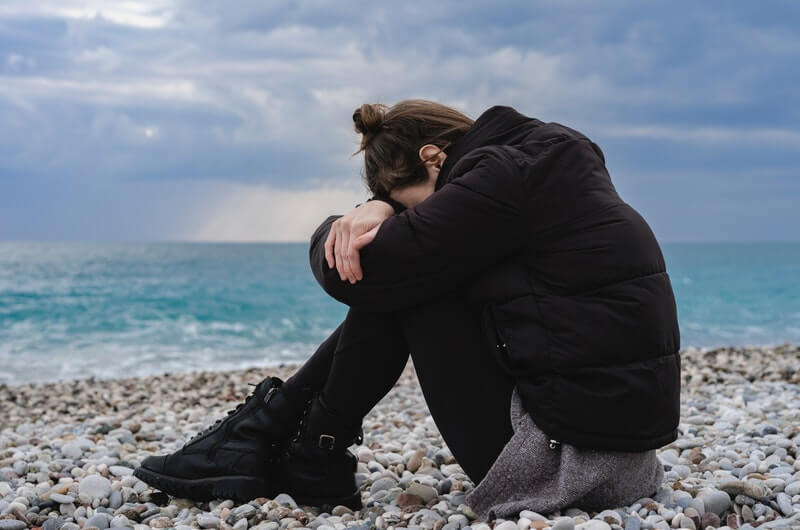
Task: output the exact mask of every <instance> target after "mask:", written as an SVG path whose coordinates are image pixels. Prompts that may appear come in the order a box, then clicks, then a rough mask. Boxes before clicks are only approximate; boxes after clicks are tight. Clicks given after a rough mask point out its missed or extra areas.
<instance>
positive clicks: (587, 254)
mask: <svg viewBox="0 0 800 530" xmlns="http://www.w3.org/2000/svg"><path fill="white" fill-rule="evenodd" d="M353 120H354V123H355V126H356V130H357V131H358V132H360V133H361V134H362V135H363V136H362V142H361V149H360V151H363V152H364V160H365V177H366V182H367V185H368V187H369V188H370V190H371V191H372V192H373V194H374V199H376V200H370V201H368V202H367V203H365V204H362V205H359V206H358V207H357V208H356V209H355V210H354V211H353V212H350V213H349V214H347V215H346V216H344V217H341V218H337V217H331V218H328V219H327V220H326V221H325V222H324V223H323V224H322V226H320V228H319V229H317V231H316V233H315V234H314V236H313V237H312V244H311V251H310V257H311V265H312V270H313V271H314V275H315V277H316V278H317V280H318V281H319V282H320V284H321V285H322V286H323V288H324V289H325V290H326V292H328V293H329V294H330V295H331V296H333V297H334V298H336V299H337V300H340V301H341V302H343V303H345V304H347V305H349V306H350V311H349V312H348V314H347V318H346V319H345V321H344V322H343V323H342V325H341V326H340V327H339V328H338V329H337V330H336V331H335V332H334V333H333V334H332V335H331V337H330V338H329V339H328V340H326V342H325V343H323V344H322V345H321V346H320V348H319V349H318V350H317V352H316V353H315V354H314V355H313V356H312V357H311V358H310V359H309V360H308V361H307V362H306V363H305V364H304V366H303V367H301V369H300V370H298V372H297V373H296V374H295V375H294V376H293V377H292V378H290V379H289V380H287V381H286V382H285V383H281V382H280V381H279V380H276V379H275V378H272V379H268V380H266V381H264V382H262V383H261V384H260V385H259V386H258V387H257V388H256V390H255V391H254V393H253V395H252V396H251V397H250V398H248V400H247V401H246V402H245V403H244V404H242V405H240V407H238V408H237V410H235V411H233V412H232V414H231V415H230V416H229V417H228V418H227V419H225V420H224V421H220V422H218V424H217V425H216V426H215V427H211V428H210V429H209V431H208V432H204V433H200V434H199V435H198V436H197V437H196V438H195V439H194V440H193V441H191V442H190V443H188V444H187V445H186V446H185V447H184V448H183V449H181V450H180V451H178V452H176V453H173V454H172V455H168V456H165V457H163V456H162V457H149V458H148V459H146V460H145V461H144V462H143V463H142V466H141V467H140V468H139V469H138V470H137V476H139V477H140V478H142V479H143V480H146V481H148V482H150V483H151V484H154V485H157V486H159V487H161V488H162V489H165V490H166V491H168V492H170V493H175V494H177V495H182V496H190V497H209V496H220V495H221V496H234V497H237V498H249V497H250V496H257V495H270V494H273V493H275V492H277V491H287V492H288V493H290V494H291V495H293V496H294V497H295V499H296V500H298V502H301V503H303V502H304V503H308V504H346V505H349V506H352V507H358V506H360V496H359V494H358V491H357V488H356V487H355V481H354V476H353V473H354V470H355V460H354V458H353V456H352V455H351V454H350V453H349V452H348V451H347V447H348V446H349V445H351V444H352V443H354V442H356V441H358V440H359V427H360V423H361V418H362V417H363V415H364V414H366V413H367V412H368V411H369V410H370V409H371V408H372V406H374V404H375V403H377V402H378V401H379V400H380V399H381V397H383V395H385V393H386V392H388V391H389V390H390V389H391V387H392V386H393V384H394V382H395V381H396V380H397V378H398V377H399V375H400V373H401V371H402V369H403V367H404V365H405V363H406V360H407V357H408V355H409V352H410V355H411V357H412V360H413V362H414V367H415V369H416V371H417V374H418V377H419V380H420V384H421V386H422V390H423V393H424V395H425V399H426V401H427V403H428V406H429V408H430V411H431V414H432V416H433V418H434V420H435V421H436V424H437V426H438V427H439V430H440V431H441V433H442V436H443V437H444V439H445V441H446V442H447V444H448V446H449V447H450V449H451V451H452V452H453V454H454V456H455V457H456V459H457V460H458V462H459V463H460V464H461V467H462V468H463V469H464V470H465V472H466V473H467V474H468V475H469V476H470V478H471V479H472V480H473V481H474V482H475V484H477V487H476V488H475V489H474V490H473V491H472V492H471V493H470V495H469V497H468V502H469V503H470V505H471V506H472V507H473V508H474V509H475V510H476V511H477V512H478V513H479V514H480V515H482V516H484V517H493V516H503V517H507V516H509V515H510V514H513V513H516V512H518V511H519V510H521V509H526V508H527V509H533V510H536V511H539V512H550V511H554V510H557V509H561V508H565V507H567V506H574V505H577V506H580V507H582V508H584V509H594V508H597V509H600V508H603V507H608V506H616V505H622V504H627V503H629V502H632V501H634V500H636V499H638V498H640V497H643V496H646V495H651V494H653V493H654V492H655V491H656V489H657V488H658V486H659V484H660V482H661V479H662V477H663V470H662V468H661V466H660V464H659V462H658V460H657V458H656V456H655V449H656V448H658V447H660V446H662V445H664V444H667V443H669V442H671V441H673V440H674V439H675V438H676V437H677V424H678V416H679V393H680V357H679V354H678V348H679V336H678V326H677V318H676V310H675V302H674V298H673V294H672V288H671V285H670V282H669V278H668V276H667V273H666V272H665V266H664V260H663V257H662V255H661V251H660V249H659V247H658V244H657V242H656V240H655V237H654V236H653V234H652V232H651V231H650V229H649V227H648V226H647V224H646V222H645V221H644V219H642V217H641V216H640V215H639V214H638V213H636V212H635V211H634V210H633V209H632V208H631V207H630V206H628V205H627V204H625V203H624V202H623V201H622V200H621V199H620V198H619V196H618V195H617V193H616V191H615V190H614V187H613V185H612V184H611V180H610V178H609V176H608V172H607V171H606V168H605V164H604V159H603V155H602V152H601V151H600V149H599V148H598V147H597V146H596V145H595V144H594V143H592V142H591V141H590V140H588V139H587V138H586V137H585V136H583V135H582V134H580V133H579V132H577V131H574V130H572V129H569V128H567V127H564V126H562V125H558V124H555V123H543V122H541V121H539V120H536V119H533V118H528V117H526V116H523V115H521V114H519V113H518V112H516V111H515V110H514V109H511V108H509V107H492V108H491V109H489V110H487V111H486V112H484V113H483V114H482V115H481V116H480V117H479V118H478V119H477V120H476V121H475V122H473V121H472V120H471V119H469V118H468V117H467V116H465V115H463V114H462V113H460V112H458V111H456V110H454V109H451V108H449V107H446V106H444V105H441V104H438V103H434V102H429V101H422V100H410V101H404V102H400V103H398V104H396V105H394V106H392V107H385V106H382V105H362V106H361V107H360V108H359V109H357V110H356V112H355V113H354V115H353ZM446 381H458V383H459V385H460V386H461V387H462V388H466V389H468V391H467V392H462V393H460V394H459V395H458V396H457V398H456V397H455V396H454V395H453V393H452V391H451V389H450V388H449V387H448V385H447V384H445V382H446ZM353 389H358V392H357V393H356V392H353V391H352V390H353ZM306 403H308V406H307V407H305V406H304V405H305V404H306ZM465 415H468V417H469V423H470V424H472V425H476V424H477V425H478V426H480V428H478V429H469V431H468V432H467V430H466V429H464V428H463V427H464V420H463V418H464V417H465ZM298 421H300V426H299V429H298V428H297V422H298ZM295 430H297V431H298V433H297V434H298V435H297V436H294V437H293V438H290V437H291V436H292V434H293V432H294V431H295Z"/></svg>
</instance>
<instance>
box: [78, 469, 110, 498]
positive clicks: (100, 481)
mask: <svg viewBox="0 0 800 530" xmlns="http://www.w3.org/2000/svg"><path fill="white" fill-rule="evenodd" d="M78 492H79V493H81V494H83V495H88V496H89V497H92V498H93V499H103V498H105V497H108V495H109V494H110V493H111V482H110V481H109V480H108V479H107V478H106V477H103V476H100V475H87V476H85V477H83V478H82V479H81V481H80V483H78Z"/></svg>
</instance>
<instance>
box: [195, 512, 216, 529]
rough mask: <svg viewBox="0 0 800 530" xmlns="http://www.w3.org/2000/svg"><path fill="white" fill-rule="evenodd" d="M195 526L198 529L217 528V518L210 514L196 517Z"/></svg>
mask: <svg viewBox="0 0 800 530" xmlns="http://www.w3.org/2000/svg"><path fill="white" fill-rule="evenodd" d="M196 521H197V524H198V525H199V526H200V528H219V523H220V520H219V517H217V516H216V515H211V514H202V515H198V516H197V519H196Z"/></svg>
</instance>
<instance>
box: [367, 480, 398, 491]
mask: <svg viewBox="0 0 800 530" xmlns="http://www.w3.org/2000/svg"><path fill="white" fill-rule="evenodd" d="M395 484H397V481H396V480H395V479H393V478H391V477H382V478H379V479H378V480H376V481H375V482H373V483H372V486H370V488H369V492H370V493H376V492H378V491H383V490H388V489H389V488H392V487H394V486H395Z"/></svg>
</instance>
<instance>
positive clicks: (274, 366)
mask: <svg viewBox="0 0 800 530" xmlns="http://www.w3.org/2000/svg"><path fill="white" fill-rule="evenodd" d="M793 349H800V344H797V345H795V344H794V343H789V342H781V343H775V344H757V345H753V344H745V345H724V346H688V347H686V348H683V349H681V356H682V357H683V356H689V357H694V356H697V355H705V354H708V353H715V352H721V351H742V350H757V351H761V352H766V351H778V352H781V351H785V350H793ZM303 362H305V361H293V360H285V361H266V362H263V363H258V362H255V361H254V362H253V364H250V365H243V366H241V367H236V368H227V367H223V368H221V369H219V370H197V369H189V370H185V371H184V370H180V371H164V372H154V373H152V374H146V375H136V376H127V377H126V376H108V377H106V376H98V375H88V376H86V377H72V378H65V379H54V380H43V381H22V382H19V383H9V382H3V381H0V391H2V390H5V389H14V388H19V387H23V386H25V387H27V386H30V387H43V386H49V385H59V384H68V383H75V382H78V381H93V382H95V383H113V382H115V381H121V382H124V381H128V380H140V379H149V378H153V377H172V376H179V377H183V376H192V375H201V374H211V373H228V374H236V373H239V372H260V371H263V370H276V371H277V372H279V373H284V371H285V370H290V372H289V374H291V373H293V370H296V369H297V368H299V367H300V366H302V364H303ZM1 401H2V400H0V402H1Z"/></svg>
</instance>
